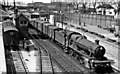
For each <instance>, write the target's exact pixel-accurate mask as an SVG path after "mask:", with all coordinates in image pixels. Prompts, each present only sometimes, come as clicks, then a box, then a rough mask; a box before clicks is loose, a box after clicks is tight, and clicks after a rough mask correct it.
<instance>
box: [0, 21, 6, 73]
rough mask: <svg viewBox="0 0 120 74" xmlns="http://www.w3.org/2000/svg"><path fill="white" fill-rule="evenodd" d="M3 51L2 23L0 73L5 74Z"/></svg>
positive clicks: (0, 26)
mask: <svg viewBox="0 0 120 74" xmlns="http://www.w3.org/2000/svg"><path fill="white" fill-rule="evenodd" d="M6 72H7V70H6V60H5V50H4V44H3V34H2V22H0V73H1V74H2V73H3V74H6Z"/></svg>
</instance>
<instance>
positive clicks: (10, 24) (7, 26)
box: [2, 20, 18, 32]
mask: <svg viewBox="0 0 120 74" xmlns="http://www.w3.org/2000/svg"><path fill="white" fill-rule="evenodd" d="M2 28H3V29H4V32H6V31H11V30H12V31H18V30H17V28H16V27H15V25H14V23H13V22H12V21H11V20H6V21H3V22H2Z"/></svg>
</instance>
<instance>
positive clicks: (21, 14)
mask: <svg viewBox="0 0 120 74" xmlns="http://www.w3.org/2000/svg"><path fill="white" fill-rule="evenodd" d="M20 16H23V17H24V18H26V19H27V20H29V19H28V18H27V17H26V16H25V15H24V14H23V13H20V14H19V15H18V16H17V17H16V18H15V20H16V19H18V18H19V17H20Z"/></svg>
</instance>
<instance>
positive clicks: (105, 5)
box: [97, 4, 114, 9]
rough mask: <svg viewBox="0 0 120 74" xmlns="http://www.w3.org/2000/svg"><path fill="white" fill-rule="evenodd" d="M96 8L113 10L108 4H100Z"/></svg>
mask: <svg viewBox="0 0 120 74" xmlns="http://www.w3.org/2000/svg"><path fill="white" fill-rule="evenodd" d="M97 8H106V9H114V8H113V7H112V6H111V5H110V4H102V5H99V6H98V7H97Z"/></svg>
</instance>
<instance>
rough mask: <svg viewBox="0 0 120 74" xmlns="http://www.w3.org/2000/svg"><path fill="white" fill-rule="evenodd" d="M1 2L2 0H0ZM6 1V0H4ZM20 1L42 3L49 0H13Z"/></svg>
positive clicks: (9, 0) (11, 0) (10, 0)
mask: <svg viewBox="0 0 120 74" xmlns="http://www.w3.org/2000/svg"><path fill="white" fill-rule="evenodd" d="M0 1H1V2H2V1H4V0H0ZM5 1H6V2H7V0H5ZM13 1H14V0H8V2H13ZM15 1H16V2H17V1H20V2H24V3H32V1H33V2H44V3H50V1H51V0H15Z"/></svg>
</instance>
